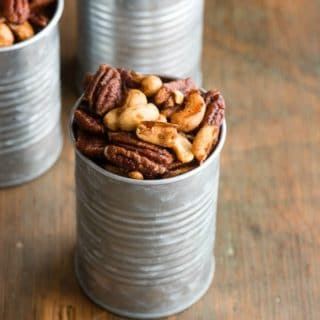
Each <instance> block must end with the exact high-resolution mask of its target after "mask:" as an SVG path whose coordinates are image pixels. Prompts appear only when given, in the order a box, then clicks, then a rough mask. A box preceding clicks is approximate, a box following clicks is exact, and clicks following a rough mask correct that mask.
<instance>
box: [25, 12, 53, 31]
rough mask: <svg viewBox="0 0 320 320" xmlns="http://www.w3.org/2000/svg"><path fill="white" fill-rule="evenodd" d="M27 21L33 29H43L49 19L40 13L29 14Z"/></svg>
mask: <svg viewBox="0 0 320 320" xmlns="http://www.w3.org/2000/svg"><path fill="white" fill-rule="evenodd" d="M29 21H30V23H31V24H32V25H33V26H34V27H38V28H44V27H46V26H47V25H48V23H49V17H48V16H46V15H45V14H44V13H41V12H32V11H31V12H30V16H29Z"/></svg>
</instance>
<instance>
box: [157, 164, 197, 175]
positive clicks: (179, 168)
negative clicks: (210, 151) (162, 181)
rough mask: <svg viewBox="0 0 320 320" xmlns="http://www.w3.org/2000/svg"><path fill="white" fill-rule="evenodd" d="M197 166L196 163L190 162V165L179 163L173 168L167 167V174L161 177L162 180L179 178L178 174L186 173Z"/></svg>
mask: <svg viewBox="0 0 320 320" xmlns="http://www.w3.org/2000/svg"><path fill="white" fill-rule="evenodd" d="M197 166H198V164H197V163H195V162H191V163H187V164H185V163H181V162H180V163H179V162H175V163H174V165H173V166H171V167H170V166H169V168H168V170H167V172H166V173H165V174H164V175H163V176H162V177H163V178H171V177H176V176H179V175H180V174H183V173H186V172H188V171H191V170H193V169H195V168H196V167H197Z"/></svg>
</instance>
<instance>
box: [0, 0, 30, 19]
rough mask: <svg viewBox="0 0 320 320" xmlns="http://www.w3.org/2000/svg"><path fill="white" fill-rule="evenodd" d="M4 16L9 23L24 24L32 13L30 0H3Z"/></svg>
mask: <svg viewBox="0 0 320 320" xmlns="http://www.w3.org/2000/svg"><path fill="white" fill-rule="evenodd" d="M2 1H3V15H4V17H5V18H6V19H7V21H8V22H9V23H14V24H21V23H24V22H25V21H26V20H27V19H28V17H29V13H30V7H29V2H28V0H2Z"/></svg>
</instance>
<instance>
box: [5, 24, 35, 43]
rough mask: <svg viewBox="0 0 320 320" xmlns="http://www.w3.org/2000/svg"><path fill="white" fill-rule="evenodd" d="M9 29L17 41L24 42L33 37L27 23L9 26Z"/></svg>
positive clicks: (30, 26) (32, 32) (31, 29)
mask: <svg viewBox="0 0 320 320" xmlns="http://www.w3.org/2000/svg"><path fill="white" fill-rule="evenodd" d="M10 29H11V30H12V31H13V33H14V34H15V36H16V37H17V38H18V40H19V41H24V40H27V39H29V38H31V37H33V36H34V30H33V28H32V25H31V24H30V23H29V22H28V21H25V22H24V23H22V24H10Z"/></svg>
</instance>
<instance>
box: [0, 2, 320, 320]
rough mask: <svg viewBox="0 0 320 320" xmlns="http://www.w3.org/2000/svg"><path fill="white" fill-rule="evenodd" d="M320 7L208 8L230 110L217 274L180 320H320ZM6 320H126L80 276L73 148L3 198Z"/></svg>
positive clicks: (69, 80)
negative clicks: (92, 297)
mask: <svg viewBox="0 0 320 320" xmlns="http://www.w3.org/2000/svg"><path fill="white" fill-rule="evenodd" d="M74 6H75V0H67V1H66V10H65V14H64V17H63V23H62V52H63V125H64V128H65V129H66V124H67V117H68V113H69V110H70V107H71V105H72V104H73V102H74V101H75V99H76V93H75V91H74V90H73V89H74V85H73V83H74V82H75V72H74V55H75V34H76V31H77V29H76V25H75V18H74V13H73V12H74ZM319 12H320V2H319V1H318V0H309V1H303V0H295V1H292V0H281V1H278V0H260V1H258V0H243V1H235V0H207V5H206V23H205V42H204V59H203V70H204V85H205V87H207V88H210V87H218V88H222V89H223V93H224V95H225V97H226V100H227V103H228V113H227V120H228V125H229V132H228V139H227V143H226V145H225V148H224V150H223V154H222V175H221V187H220V201H219V214H218V226H217V241H216V249H215V253H216V258H217V268H216V276H215V279H214V283H213V285H212V287H211V288H210V290H209V292H208V294H207V295H206V296H205V297H204V298H203V299H202V300H201V301H200V302H199V303H197V304H196V305H195V306H193V307H192V308H190V309H189V310H187V311H186V312H184V313H182V314H179V315H177V316H175V317H171V318H170V320H174V319H176V320H214V319H218V320H221V319H237V320H239V319H246V320H247V319H281V320H287V319H288V320H292V319H308V320H310V319H319V318H320V236H319V235H320V212H319V211H320V186H319V181H320V169H319V165H320V125H319V123H320V91H319V90H320V87H319V85H320V82H319V79H320V41H319V40H320V39H319V35H320V23H319V14H320V13H319ZM0 206H1V207H0V209H1V212H0V319H3V320H20V319H21V320H31V319H32V320H111V319H121V318H119V317H117V316H114V315H111V314H109V313H107V312H105V311H103V310H102V309H100V308H99V307H96V306H95V305H94V304H92V303H91V302H90V301H89V300H88V299H87V298H86V297H85V296H84V295H83V293H82V292H81V290H80V288H79V286H78V284H77V282H76V279H75V276H74V272H73V250H74V243H75V213H74V179H73V151H72V148H71V145H70V142H69V141H68V139H67V133H66V139H65V145H64V150H63V154H62V156H61V158H60V160H59V162H58V163H57V164H56V165H55V167H54V168H53V169H52V170H50V172H48V173H47V174H45V175H43V176H42V177H41V178H39V179H37V180H36V181H34V182H32V183H29V184H26V185H23V186H20V187H17V188H11V189H8V190H1V191H0Z"/></svg>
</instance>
